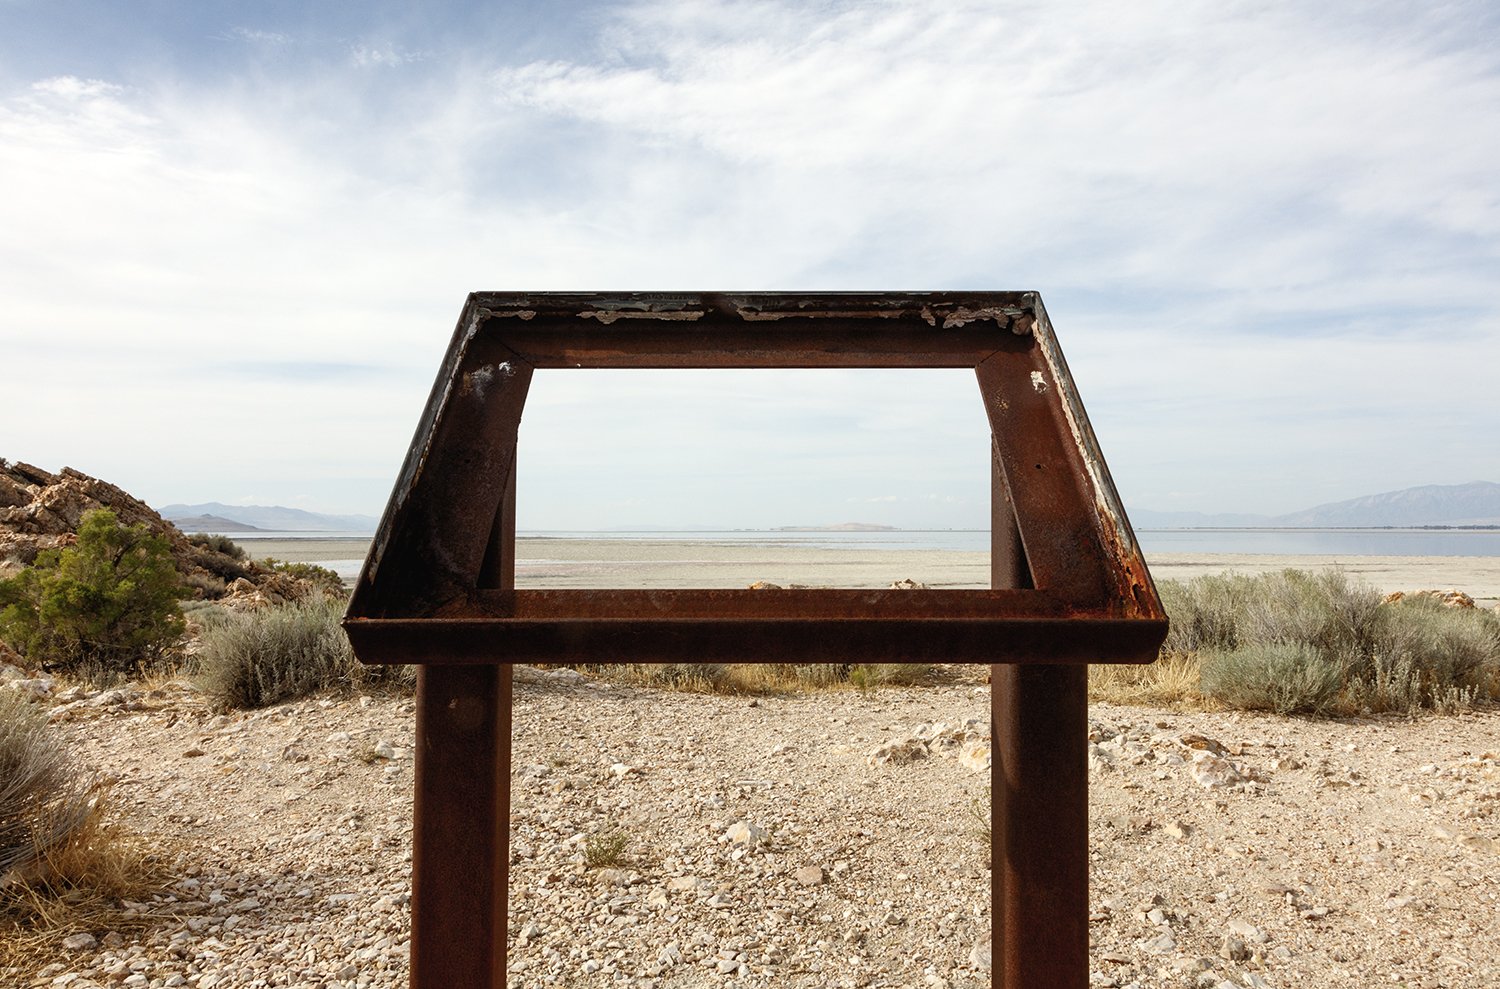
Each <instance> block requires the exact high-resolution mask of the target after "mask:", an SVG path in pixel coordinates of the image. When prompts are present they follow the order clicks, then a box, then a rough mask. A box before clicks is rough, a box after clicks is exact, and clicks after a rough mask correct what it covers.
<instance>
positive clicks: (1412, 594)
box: [1385, 588, 1474, 608]
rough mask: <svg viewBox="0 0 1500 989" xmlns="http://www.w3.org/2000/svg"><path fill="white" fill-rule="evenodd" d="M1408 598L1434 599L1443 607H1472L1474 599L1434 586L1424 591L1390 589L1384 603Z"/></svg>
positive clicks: (1459, 592)
mask: <svg viewBox="0 0 1500 989" xmlns="http://www.w3.org/2000/svg"><path fill="white" fill-rule="evenodd" d="M1408 598H1411V599H1417V598H1428V599H1430V600H1433V601H1436V602H1437V603H1438V604H1440V605H1442V606H1443V607H1445V608H1472V607H1474V599H1473V598H1471V597H1469V595H1467V594H1465V593H1464V592H1463V591H1459V590H1452V589H1450V590H1446V591H1440V590H1437V589H1436V588H1433V589H1429V590H1424V591H1392V592H1391V593H1390V594H1387V595H1386V596H1385V603H1386V604H1397V603H1399V602H1401V601H1405V600H1407V599H1408Z"/></svg>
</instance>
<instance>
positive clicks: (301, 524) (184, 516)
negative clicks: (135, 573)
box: [160, 501, 380, 532]
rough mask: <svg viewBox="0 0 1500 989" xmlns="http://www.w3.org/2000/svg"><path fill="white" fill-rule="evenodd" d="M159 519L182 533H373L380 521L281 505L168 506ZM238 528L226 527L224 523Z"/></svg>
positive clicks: (212, 504)
mask: <svg viewBox="0 0 1500 989" xmlns="http://www.w3.org/2000/svg"><path fill="white" fill-rule="evenodd" d="M160 513H161V517H162V518H164V519H166V520H167V521H169V522H171V523H173V524H174V525H176V526H177V528H179V529H182V530H183V531H184V532H254V531H256V530H261V531H269V532H374V531H375V527H376V526H377V525H379V524H380V520H379V519H377V518H375V517H373V516H370V515H323V514H321V513H319V512H305V511H303V510H302V509H300V508H283V507H282V506H280V505H226V504H224V503H222V502H218V501H208V502H204V503H203V504H201V505H167V506H166V507H164V508H162V509H161V510H160ZM225 522H228V523H231V524H233V525H235V526H237V528H233V529H231V528H228V527H226V526H225V525H224V524H223V523H225Z"/></svg>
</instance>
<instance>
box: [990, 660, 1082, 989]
mask: <svg viewBox="0 0 1500 989" xmlns="http://www.w3.org/2000/svg"><path fill="white" fill-rule="evenodd" d="M990 705H991V717H992V720H993V725H994V729H993V730H994V749H993V753H994V759H993V763H992V766H991V769H990V774H991V775H990V779H991V786H992V788H993V789H992V791H991V796H992V804H991V813H992V815H993V816H992V822H993V832H992V833H993V846H992V848H991V855H992V856H993V858H992V861H993V863H994V865H993V871H992V872H991V877H992V878H991V887H990V896H991V898H992V900H991V916H992V918H993V921H994V928H993V935H992V936H993V941H992V942H991V943H992V950H993V958H994V969H993V971H994V973H995V980H994V983H995V985H996V986H1001V987H1003V989H1085V987H1086V986H1087V985H1088V979H1089V958H1088V954H1089V931H1088V883H1089V867H1088V854H1089V842H1088V835H1089V819H1088V763H1087V738H1086V736H1087V732H1088V667H1086V666H1011V665H995V666H992V667H990Z"/></svg>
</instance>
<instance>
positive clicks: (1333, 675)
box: [1200, 642, 1344, 714]
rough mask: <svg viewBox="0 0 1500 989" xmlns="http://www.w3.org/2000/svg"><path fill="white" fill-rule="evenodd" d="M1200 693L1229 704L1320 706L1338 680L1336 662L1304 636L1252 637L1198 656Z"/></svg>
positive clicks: (1278, 708) (1283, 709)
mask: <svg viewBox="0 0 1500 989" xmlns="http://www.w3.org/2000/svg"><path fill="white" fill-rule="evenodd" d="M1200 677H1201V680H1200V683H1201V689H1202V691H1203V693H1204V694H1205V695H1207V696H1209V697H1212V698H1214V699H1215V700H1218V701H1221V702H1222V703H1224V704H1227V705H1229V706H1230V707H1237V708H1244V709H1247V710H1252V711H1275V712H1276V713H1277V714H1303V713H1312V714H1316V713H1319V712H1321V711H1324V710H1326V709H1327V708H1328V707H1329V706H1330V705H1331V704H1332V703H1333V701H1334V699H1335V698H1336V697H1337V696H1338V694H1339V691H1340V690H1341V689H1342V688H1343V685H1344V676H1343V671H1342V669H1341V668H1340V666H1339V664H1338V663H1336V662H1334V661H1332V660H1330V659H1328V658H1327V657H1326V656H1325V655H1324V654H1323V653H1322V652H1321V651H1320V650H1318V649H1317V648H1316V647H1314V646H1312V645H1309V644H1307V643H1305V642H1289V643H1258V644H1255V645H1248V646H1241V647H1240V648H1238V649H1235V650H1232V651H1229V652H1210V653H1206V654H1204V655H1203V656H1202V663H1201V666H1200Z"/></svg>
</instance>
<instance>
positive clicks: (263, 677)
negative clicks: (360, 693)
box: [196, 594, 415, 708]
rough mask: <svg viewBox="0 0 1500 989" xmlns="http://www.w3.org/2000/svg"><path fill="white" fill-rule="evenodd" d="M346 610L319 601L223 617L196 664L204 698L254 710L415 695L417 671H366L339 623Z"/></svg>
mask: <svg viewBox="0 0 1500 989" xmlns="http://www.w3.org/2000/svg"><path fill="white" fill-rule="evenodd" d="M343 612H344V604H343V602H342V601H340V600H338V599H337V598H333V597H325V596H322V595H317V594H314V595H312V596H309V597H307V598H304V599H302V600H299V601H292V602H289V603H287V604H283V605H277V606H275V607H271V608H262V609H259V610H256V611H251V612H240V613H235V612H223V613H221V614H217V615H215V616H214V617H213V618H212V619H210V620H209V621H208V623H207V624H205V625H204V627H203V631H202V633H201V637H200V642H199V649H198V654H197V657H196V665H197V679H198V683H199V686H200V687H201V688H202V689H203V692H204V693H205V694H207V695H208V696H209V698H211V699H212V700H213V701H215V702H216V703H217V704H219V705H220V706H221V707H233V708H253V707H265V706H267V705H270V704H278V703H281V702H283V701H287V700H291V699H293V698H297V697H304V696H307V695H308V694H312V693H315V692H317V691H319V690H328V689H334V688H338V689H360V688H369V687H372V686H390V687H396V688H410V687H412V686H414V684H415V673H414V671H413V669H412V667H405V666H395V667H392V666H365V665H364V664H362V663H360V662H359V660H357V659H356V658H355V657H354V650H353V649H352V648H351V647H350V645H349V638H348V636H346V635H345V634H344V630H343V627H342V626H341V625H340V620H341V619H342V617H343Z"/></svg>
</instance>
